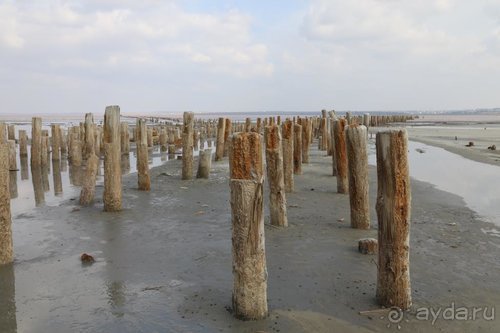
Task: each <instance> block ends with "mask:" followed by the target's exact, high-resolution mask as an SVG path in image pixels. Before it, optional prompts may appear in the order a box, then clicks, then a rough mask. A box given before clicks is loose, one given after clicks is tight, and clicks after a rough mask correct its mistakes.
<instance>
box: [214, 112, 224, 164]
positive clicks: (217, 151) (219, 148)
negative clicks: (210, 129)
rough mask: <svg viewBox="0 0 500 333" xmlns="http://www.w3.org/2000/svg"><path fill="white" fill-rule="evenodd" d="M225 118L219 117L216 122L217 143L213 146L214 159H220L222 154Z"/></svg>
mask: <svg viewBox="0 0 500 333" xmlns="http://www.w3.org/2000/svg"><path fill="white" fill-rule="evenodd" d="M225 128H226V120H225V119H224V118H222V117H221V118H219V122H218V124H217V145H216V146H215V160H216V161H220V160H222V157H223V156H224V136H225V132H226V131H225Z"/></svg>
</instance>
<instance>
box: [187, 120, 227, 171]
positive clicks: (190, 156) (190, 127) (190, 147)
mask: <svg viewBox="0 0 500 333" xmlns="http://www.w3.org/2000/svg"><path fill="white" fill-rule="evenodd" d="M193 121H194V113H193V112H184V123H183V125H182V179H191V178H193ZM223 135H224V133H223ZM222 149H224V147H222Z"/></svg>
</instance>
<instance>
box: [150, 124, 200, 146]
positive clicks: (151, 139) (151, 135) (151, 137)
mask: <svg viewBox="0 0 500 333" xmlns="http://www.w3.org/2000/svg"><path fill="white" fill-rule="evenodd" d="M192 135H193V134H192V133H191V136H192ZM192 140H193V138H191V141H192ZM146 144H147V145H148V148H153V129H152V128H149V127H146Z"/></svg>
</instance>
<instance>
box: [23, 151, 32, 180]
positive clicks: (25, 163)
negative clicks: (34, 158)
mask: <svg viewBox="0 0 500 333" xmlns="http://www.w3.org/2000/svg"><path fill="white" fill-rule="evenodd" d="M29 178H30V174H29V171H28V157H27V156H21V180H28V179H29Z"/></svg>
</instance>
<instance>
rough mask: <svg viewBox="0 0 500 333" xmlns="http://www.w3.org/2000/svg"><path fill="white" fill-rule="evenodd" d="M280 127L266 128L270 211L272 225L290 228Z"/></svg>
mask: <svg viewBox="0 0 500 333" xmlns="http://www.w3.org/2000/svg"><path fill="white" fill-rule="evenodd" d="M281 141H282V140H281V131H280V128H279V126H278V125H271V126H266V128H265V143H266V168H267V179H268V183H269V211H270V213H271V214H270V215H271V224H272V225H275V226H279V227H287V226H288V218H287V214H286V197H285V179H284V175H283V150H282V142H281Z"/></svg>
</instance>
